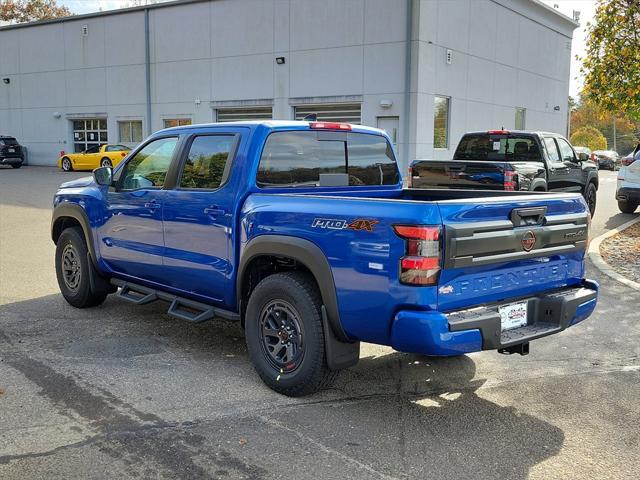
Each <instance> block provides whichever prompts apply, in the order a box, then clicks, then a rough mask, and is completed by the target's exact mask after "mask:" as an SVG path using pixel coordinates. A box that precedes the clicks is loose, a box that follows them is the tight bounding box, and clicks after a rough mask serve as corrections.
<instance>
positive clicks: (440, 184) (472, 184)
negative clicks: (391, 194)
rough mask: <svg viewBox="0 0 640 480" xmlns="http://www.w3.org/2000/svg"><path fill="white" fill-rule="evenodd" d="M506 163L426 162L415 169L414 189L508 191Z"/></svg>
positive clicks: (413, 172) (417, 162) (415, 166)
mask: <svg viewBox="0 0 640 480" xmlns="http://www.w3.org/2000/svg"><path fill="white" fill-rule="evenodd" d="M508 169H509V164H508V163H506V162H492V161H475V162H474V161H469V160H422V161H416V162H414V163H413V164H412V168H411V174H410V175H411V178H410V181H411V186H412V187H414V188H480V189H483V190H502V189H504V172H505V170H508Z"/></svg>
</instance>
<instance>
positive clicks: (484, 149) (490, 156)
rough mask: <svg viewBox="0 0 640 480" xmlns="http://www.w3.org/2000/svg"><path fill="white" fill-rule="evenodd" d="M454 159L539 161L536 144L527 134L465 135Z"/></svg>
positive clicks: (540, 157)
mask: <svg viewBox="0 0 640 480" xmlns="http://www.w3.org/2000/svg"><path fill="white" fill-rule="evenodd" d="M453 159H454V160H489V161H495V162H517V161H521V162H532V161H533V162H541V161H542V156H541V155H540V150H539V149H538V144H537V143H536V142H535V140H534V138H533V137H532V136H529V135H504V134H502V135H491V134H488V133H481V134H473V135H465V136H464V137H463V138H462V140H461V141H460V144H459V145H458V148H457V149H456V153H455V155H454V157H453Z"/></svg>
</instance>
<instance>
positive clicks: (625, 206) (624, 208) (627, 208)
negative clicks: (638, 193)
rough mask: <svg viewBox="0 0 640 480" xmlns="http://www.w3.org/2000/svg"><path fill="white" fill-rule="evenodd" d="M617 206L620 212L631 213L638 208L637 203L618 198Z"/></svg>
mask: <svg viewBox="0 0 640 480" xmlns="http://www.w3.org/2000/svg"><path fill="white" fill-rule="evenodd" d="M618 208H619V209H620V211H621V212H622V213H633V212H635V211H636V208H638V204H637V203H634V202H627V201H626V200H618Z"/></svg>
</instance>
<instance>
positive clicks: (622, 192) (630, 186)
mask: <svg viewBox="0 0 640 480" xmlns="http://www.w3.org/2000/svg"><path fill="white" fill-rule="evenodd" d="M616 200H618V208H619V209H620V211H621V212H622V213H633V212H635V211H636V209H637V208H638V205H640V144H639V145H638V146H637V147H636V149H635V150H634V151H633V152H632V153H631V154H629V155H627V156H626V157H624V158H623V159H622V167H621V168H620V171H619V172H618V183H617V186H616Z"/></svg>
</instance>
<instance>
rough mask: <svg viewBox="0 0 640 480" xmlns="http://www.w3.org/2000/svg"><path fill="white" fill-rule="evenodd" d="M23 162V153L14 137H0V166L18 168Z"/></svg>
mask: <svg viewBox="0 0 640 480" xmlns="http://www.w3.org/2000/svg"><path fill="white" fill-rule="evenodd" d="M23 162H24V152H23V150H22V146H21V145H20V144H19V143H18V141H17V140H16V139H15V137H9V136H6V135H0V165H11V166H12V167H13V168H20V167H21V166H22V164H23Z"/></svg>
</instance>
